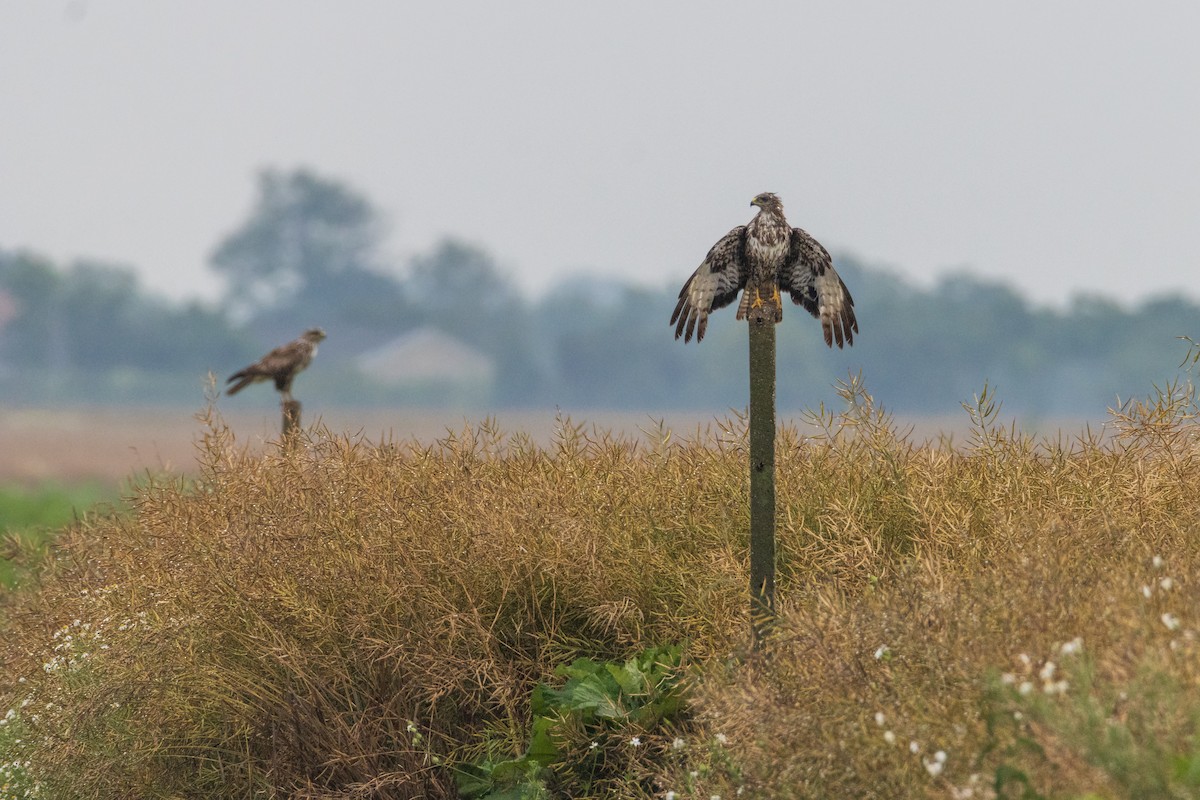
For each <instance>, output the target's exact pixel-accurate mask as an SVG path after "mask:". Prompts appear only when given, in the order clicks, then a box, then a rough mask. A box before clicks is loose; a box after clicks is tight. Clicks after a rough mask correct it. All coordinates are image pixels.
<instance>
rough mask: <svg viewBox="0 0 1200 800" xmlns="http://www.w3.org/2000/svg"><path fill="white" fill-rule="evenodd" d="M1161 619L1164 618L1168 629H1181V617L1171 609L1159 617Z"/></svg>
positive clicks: (1163, 621) (1164, 623) (1163, 620)
mask: <svg viewBox="0 0 1200 800" xmlns="http://www.w3.org/2000/svg"><path fill="white" fill-rule="evenodd" d="M1159 619H1161V620H1162V624H1163V625H1166V626H1167V630H1169V631H1174V630H1179V625H1180V622H1179V617H1177V616H1175V615H1174V614H1172V613H1171V612H1170V611H1168V612H1166V613H1165V614H1163V615H1162V616H1161V617H1159Z"/></svg>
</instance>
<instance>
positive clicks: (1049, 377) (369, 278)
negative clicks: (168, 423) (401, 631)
mask: <svg viewBox="0 0 1200 800" xmlns="http://www.w3.org/2000/svg"><path fill="white" fill-rule="evenodd" d="M258 190H259V191H258V201H257V204H256V206H255V208H254V209H253V210H252V211H251V213H250V215H249V217H248V218H247V219H246V220H245V222H244V223H243V224H242V225H241V226H239V227H238V228H237V229H236V230H234V231H233V232H232V233H230V234H229V235H228V236H226V237H225V238H224V239H223V240H222V241H220V242H219V243H218V244H217V246H216V247H215V248H214V250H213V253H212V256H211V259H210V263H211V267H212V269H213V270H214V272H215V273H216V274H217V275H218V276H219V277H220V278H221V280H222V281H223V284H224V287H225V291H224V296H223V298H222V300H221V301H220V302H219V303H215V304H207V303H202V302H199V301H190V302H184V303H173V302H169V301H167V300H165V299H163V298H161V297H158V296H156V295H154V294H152V293H150V292H148V291H146V290H145V288H144V287H142V286H141V285H140V283H139V281H138V278H137V275H136V273H135V272H134V270H132V269H131V268H128V267H123V266H120V265H112V264H104V263H99V262H94V261H81V262H78V263H74V264H70V265H57V264H54V263H51V262H49V261H47V260H46V259H44V258H41V257H39V256H37V255H36V254H31V253H27V252H11V251H0V401H3V402H5V403H7V404H17V403H27V404H48V403H59V404H76V403H99V404H105V403H123V404H130V403H182V404H193V405H194V404H198V403H199V402H201V401H202V397H203V380H204V376H205V375H207V373H208V372H209V371H212V372H213V373H215V374H217V375H218V376H224V375H227V374H228V373H230V372H232V371H233V370H234V369H235V368H237V367H240V366H242V365H243V364H244V363H245V362H247V361H250V360H253V359H255V358H257V357H258V356H259V355H261V354H262V353H263V352H265V350H266V349H269V348H270V347H272V346H274V345H277V344H280V343H282V342H284V341H287V340H289V339H291V338H293V337H294V336H296V335H297V334H298V333H299V332H300V331H301V330H303V329H304V328H306V327H309V326H311V325H320V326H322V327H324V328H325V329H326V331H327V332H328V333H329V339H328V341H326V342H325V343H324V344H323V345H322V349H321V355H320V357H319V359H318V361H317V362H316V363H315V364H314V367H313V368H311V369H310V370H309V371H308V372H307V373H305V375H304V376H303V377H302V378H301V379H300V381H299V382H298V384H297V388H298V393H299V394H300V395H301V396H302V397H303V398H304V399H305V401H306V403H307V404H309V407H312V408H315V407H317V406H318V405H319V404H340V405H348V404H358V405H400V404H406V403H407V404H428V403H443V402H446V398H447V397H453V398H454V402H458V403H461V404H463V405H466V406H471V407H473V408H475V409H477V410H487V409H490V408H502V407H522V406H523V407H538V408H549V407H555V406H558V407H562V408H567V409H586V408H613V409H629V410H646V411H654V410H672V409H713V410H714V412H718V413H719V412H721V411H724V410H725V409H728V408H742V407H744V406H745V405H746V396H745V392H746V389H745V386H746V381H745V375H744V374H743V372H744V370H745V349H746V332H745V330H744V325H743V324H741V323H737V322H735V321H734V319H733V313H732V310H730V313H728V314H720V313H718V314H717V315H715V316H714V317H713V320H712V322H711V324H710V327H709V334H708V336H707V337H706V338H705V340H704V343H703V344H702V345H699V346H696V345H695V344H690V345H687V346H684V345H683V344H682V343H681V342H677V341H675V340H674V339H673V337H672V331H671V330H670V328H669V326H668V324H667V319H668V318H669V316H670V312H671V309H672V308H673V307H674V304H675V299H676V294H677V292H678V287H679V285H681V284H682V282H683V280H684V279H685V278H686V277H687V274H688V272H690V270H691V269H692V268H693V266H694V265H693V264H692V263H691V262H692V261H698V259H699V256H702V255H703V254H702V253H701V254H699V255H697V254H691V256H694V258H692V257H685V256H683V255H681V259H680V263H681V264H686V265H687V266H685V267H683V268H682V269H681V272H680V275H679V276H678V280H677V281H676V282H674V283H672V284H671V285H665V286H661V287H646V286H641V285H634V284H630V283H624V282H621V281H617V280H613V279H607V278H605V277H603V276H602V275H593V276H590V277H575V278H571V279H567V280H564V281H562V282H561V283H559V284H558V285H557V286H556V287H555V288H553V289H552V290H551V291H549V292H548V293H547V294H546V295H544V296H543V297H540V298H537V299H532V298H529V297H526V296H525V295H523V294H522V293H521V292H520V291H519V290H518V288H517V287H516V285H515V283H514V282H513V281H512V279H511V278H510V277H509V276H508V275H506V274H505V273H504V271H503V270H502V269H500V268H499V266H498V265H497V263H496V261H495V259H494V258H493V257H492V256H491V255H490V254H489V253H487V252H486V251H485V250H483V249H481V248H479V247H477V246H475V245H471V244H467V243H464V242H462V241H458V240H454V239H449V240H446V241H443V242H441V243H440V244H438V245H437V246H435V247H434V248H433V249H432V250H431V251H430V252H427V253H423V254H421V255H419V256H417V257H415V258H413V259H412V260H411V261H410V262H409V263H406V264H401V265H396V264H393V263H388V261H387V260H386V259H384V258H383V257H382V256H381V248H380V246H379V245H380V241H381V238H382V230H381V223H380V216H379V213H378V212H377V210H376V209H375V208H374V207H373V206H372V204H371V203H370V201H369V200H368V199H367V198H365V197H364V196H363V195H361V194H360V193H358V192H356V191H355V190H354V189H352V188H351V187H348V186H347V185H345V184H344V183H341V182H339V181H336V180H332V179H329V178H327V177H323V176H320V175H317V174H315V173H313V172H310V171H308V170H295V171H288V172H284V171H279V170H266V171H263V172H262V173H261V174H260V176H259V185H258ZM835 262H836V264H837V266H838V270H839V272H840V273H841V274H842V275H843V277H844V278H845V281H846V284H847V285H848V286H849V287H850V290H851V292H852V294H853V295H854V298H855V304H856V308H857V310H858V317H859V320H860V322H861V325H862V331H861V334H860V336H859V337H856V341H855V345H854V347H853V348H848V349H846V350H842V351H838V350H833V351H829V350H827V349H826V348H825V346H824V344H823V342H822V341H821V337H820V335H819V331H818V328H817V326H816V325H815V322H814V321H813V320H811V319H810V318H809V317H808V315H807V314H806V313H804V312H803V310H802V309H800V308H799V307H795V306H790V305H789V306H788V307H787V308H786V309H785V312H784V322H783V323H782V327H781V329H780V331H779V337H778V341H779V354H778V364H779V366H778V372H779V384H778V398H779V399H778V403H779V406H780V408H781V409H785V410H786V409H799V408H802V407H812V406H815V405H816V404H818V403H820V402H830V401H831V400H832V399H833V396H834V395H833V391H832V385H833V384H834V383H835V382H836V381H837V380H838V379H843V378H846V377H847V376H848V375H851V374H857V373H861V375H862V377H863V380H864V381H865V383H866V386H867V388H868V390H869V391H871V392H872V393H873V394H874V395H875V396H876V398H877V399H878V400H879V401H880V402H882V403H883V404H884V405H885V406H887V407H888V408H890V409H892V410H894V411H897V412H902V413H943V412H947V411H955V410H957V409H958V407H959V404H960V402H962V401H965V400H970V398H971V397H972V396H973V395H974V394H976V393H978V392H979V391H980V390H981V388H982V387H983V385H984V382H985V381H986V382H988V383H990V384H991V385H992V386H994V387H997V388H998V390H999V396H1000V397H1001V398H1002V399H1003V401H1004V404H1005V408H1006V409H1007V410H1010V411H1015V412H1018V413H1024V414H1035V415H1036V414H1040V415H1065V416H1075V415H1085V414H1094V413H1097V412H1101V411H1103V410H1104V409H1105V408H1106V407H1108V406H1111V405H1113V404H1114V403H1115V402H1116V398H1117V397H1118V396H1120V397H1128V396H1131V395H1142V394H1146V393H1147V392H1149V391H1150V390H1151V388H1152V385H1153V384H1155V383H1159V384H1161V383H1162V382H1165V381H1167V380H1169V379H1170V378H1171V377H1172V376H1173V375H1174V374H1175V373H1176V372H1177V365H1178V363H1179V360H1180V359H1181V358H1182V356H1183V354H1184V353H1185V352H1186V351H1187V347H1186V345H1185V344H1184V343H1183V342H1180V341H1179V340H1178V338H1179V337H1182V336H1189V335H1190V336H1196V335H1197V334H1198V333H1200V331H1198V330H1197V328H1200V306H1198V305H1197V304H1196V303H1194V302H1192V301H1191V300H1188V299H1186V298H1183V297H1175V296H1173V297H1161V298H1157V299H1152V300H1147V301H1144V302H1142V303H1140V304H1138V305H1136V306H1132V307H1131V306H1127V305H1122V304H1120V303H1118V302H1116V301H1115V300H1113V299H1111V298H1107V297H1104V296H1101V295H1086V296H1077V297H1076V298H1074V299H1073V300H1072V301H1071V302H1070V303H1069V304H1068V305H1067V306H1066V307H1065V308H1061V309H1053V308H1044V307H1038V306H1036V305H1034V304H1033V303H1031V302H1030V301H1028V300H1027V299H1026V298H1024V297H1022V296H1021V295H1020V294H1019V293H1017V292H1016V291H1014V290H1013V289H1012V288H1011V287H1009V286H1007V285H1005V284H1003V283H999V282H996V281H989V280H984V279H981V278H979V277H977V276H973V275H971V274H968V273H956V274H950V275H946V276H943V277H942V278H941V279H940V280H939V281H938V282H937V283H936V284H935V285H934V286H932V287H930V288H923V287H919V286H917V285H915V284H913V283H911V282H909V281H907V280H905V279H904V278H902V277H900V276H899V275H896V274H894V273H891V272H888V271H886V270H882V269H878V268H874V267H871V266H868V265H865V264H862V263H860V262H859V261H857V260H856V259H854V258H853V257H851V256H848V255H845V254H840V255H835ZM422 329H429V330H436V331H440V332H441V333H443V334H445V335H447V336H449V337H453V339H454V340H456V341H459V342H462V343H463V344H465V345H467V346H469V347H472V348H474V349H475V350H477V351H478V352H480V353H482V354H484V355H486V356H487V357H488V358H489V359H490V360H491V363H492V364H494V366H495V370H494V378H493V379H492V380H491V381H490V383H488V384H487V385H486V386H475V387H473V388H472V390H471V392H472V393H471V394H468V395H465V396H464V395H462V394H461V393H459V394H448V392H449V391H450V389H449V387H438V386H433V387H428V386H427V387H421V388H420V389H419V390H418V387H413V386H403V385H401V386H396V385H389V384H386V383H385V382H382V381H380V380H377V376H372V375H371V374H367V373H366V372H364V371H363V370H362V369H360V368H358V367H356V366H355V360H354V359H355V357H356V356H358V355H360V354H362V353H364V352H367V351H370V350H371V349H373V348H377V347H380V346H382V345H385V344H386V343H388V342H390V341H392V340H394V339H396V338H397V337H399V336H402V335H403V334H405V333H409V332H412V331H416V330H422ZM443 395H444V396H443ZM238 400H239V401H240V402H254V399H250V400H242V399H241V397H240V396H239V398H238ZM258 400H260V401H261V400H264V398H258Z"/></svg>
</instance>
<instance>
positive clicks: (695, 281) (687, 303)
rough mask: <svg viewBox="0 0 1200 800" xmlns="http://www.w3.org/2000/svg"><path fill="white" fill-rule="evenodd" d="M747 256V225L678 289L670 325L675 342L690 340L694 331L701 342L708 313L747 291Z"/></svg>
mask: <svg viewBox="0 0 1200 800" xmlns="http://www.w3.org/2000/svg"><path fill="white" fill-rule="evenodd" d="M745 253H746V226H745V225H739V226H738V227H736V228H734V229H733V230H731V231H730V232H729V233H727V234H725V235H724V236H723V237H721V240H720V241H719V242H717V243H716V244H714V245H713V246H712V249H711V250H709V251H708V255H707V256H705V257H704V261H703V263H701V264H700V266H699V267H697V268H696V271H695V272H693V273H692V277H690V278H688V279H687V283H685V284H684V285H683V288H682V289H680V290H679V302H678V303H676V304H675V312H674V313H673V314H671V323H670V324H672V325H674V326H675V338H676V339H678V338H679V337H680V336H682V337H683V341H685V342H688V341H691V338H692V333H693V331H694V332H695V334H696V341H697V342H699V341H700V340H701V339H703V338H704V331H705V329H706V328H707V327H708V315H709V313H710V312H711V311H712V310H713V309H716V308H723V307H724V306H727V305H729V304H730V303H732V302H733V299H734V298H735V297H737V293H738V292H739V291H741V290H742V289H743V288H745V286H746V278H747V277H748V276H749V270H748V269H746V258H745Z"/></svg>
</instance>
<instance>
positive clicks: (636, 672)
mask: <svg viewBox="0 0 1200 800" xmlns="http://www.w3.org/2000/svg"><path fill="white" fill-rule="evenodd" d="M607 667H608V674H609V675H611V676H612V677H613V680H615V681H616V682H617V685H618V686H620V687H621V691H623V692H625V694H628V695H639V694H645V693H646V691H647V689H649V688H650V686H649V681H648V680H647V678H646V673H644V672H642V670H641V668H640V667H638V663H637V660H636V659H632V658H631V659H629V660H628V661H626V662H625V666H623V667H622V666H618V665H617V664H608V665H607Z"/></svg>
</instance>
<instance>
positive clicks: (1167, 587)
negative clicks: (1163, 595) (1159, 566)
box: [1158, 578, 1175, 592]
mask: <svg viewBox="0 0 1200 800" xmlns="http://www.w3.org/2000/svg"><path fill="white" fill-rule="evenodd" d="M1158 586H1159V588H1160V589H1162V590H1163V591H1164V592H1169V591H1171V590H1172V589H1173V588H1175V581H1174V580H1172V579H1171V578H1159V580H1158Z"/></svg>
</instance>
